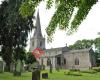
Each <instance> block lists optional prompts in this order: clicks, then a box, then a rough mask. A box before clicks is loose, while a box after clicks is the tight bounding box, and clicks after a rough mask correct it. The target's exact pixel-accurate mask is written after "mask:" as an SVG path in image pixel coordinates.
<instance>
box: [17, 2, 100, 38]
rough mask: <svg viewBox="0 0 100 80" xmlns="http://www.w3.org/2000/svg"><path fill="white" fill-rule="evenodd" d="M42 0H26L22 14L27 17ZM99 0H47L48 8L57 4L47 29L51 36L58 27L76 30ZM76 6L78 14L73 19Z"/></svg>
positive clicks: (69, 30) (21, 9) (21, 8)
mask: <svg viewBox="0 0 100 80" xmlns="http://www.w3.org/2000/svg"><path fill="white" fill-rule="evenodd" d="M41 1H44V0H25V1H24V2H23V3H22V5H21V7H20V10H19V11H20V14H21V15H22V16H23V17H26V18H27V17H28V16H30V15H31V14H32V13H34V11H35V8H36V7H37V6H38V4H39V3H40V2H41ZM97 1H98V0H47V5H46V6H47V9H50V8H51V7H52V5H53V4H54V5H55V13H54V15H53V17H52V19H51V21H50V23H49V26H48V27H47V29H46V32H47V35H48V36H49V38H52V36H53V34H54V32H55V30H56V28H57V27H58V28H59V29H62V30H67V33H68V34H71V33H73V32H74V31H76V30H77V28H78V26H79V25H80V24H81V23H82V21H83V20H84V19H85V18H86V16H87V15H88V13H89V11H90V9H91V8H92V6H93V5H94V4H96V2H97ZM76 8H77V12H76V15H75V16H74V19H73V20H72V21H71V18H72V16H73V12H74V10H75V9H76ZM70 23H71V24H70ZM49 38H48V39H49Z"/></svg>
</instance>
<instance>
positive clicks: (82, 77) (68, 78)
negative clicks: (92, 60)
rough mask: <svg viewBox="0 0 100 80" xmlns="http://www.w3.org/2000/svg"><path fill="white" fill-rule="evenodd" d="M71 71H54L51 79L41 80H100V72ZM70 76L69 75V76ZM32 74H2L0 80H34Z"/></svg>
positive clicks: (50, 76) (50, 75)
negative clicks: (19, 75)
mask: <svg viewBox="0 0 100 80" xmlns="http://www.w3.org/2000/svg"><path fill="white" fill-rule="evenodd" d="M45 72H48V71H42V73H45ZM69 72H70V71H68V70H66V71H65V70H60V71H59V72H57V71H53V73H52V74H50V73H49V72H48V73H49V78H48V79H41V80H100V72H95V71H92V70H91V71H82V72H78V71H71V73H69ZM68 74H69V75H68ZM31 77H32V73H31V72H26V73H23V74H22V76H21V77H14V76H13V74H12V73H7V72H4V73H0V80H32V79H31Z"/></svg>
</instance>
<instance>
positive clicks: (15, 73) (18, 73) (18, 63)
mask: <svg viewBox="0 0 100 80" xmlns="http://www.w3.org/2000/svg"><path fill="white" fill-rule="evenodd" d="M14 76H21V61H20V60H17V65H16V70H15V71H14Z"/></svg>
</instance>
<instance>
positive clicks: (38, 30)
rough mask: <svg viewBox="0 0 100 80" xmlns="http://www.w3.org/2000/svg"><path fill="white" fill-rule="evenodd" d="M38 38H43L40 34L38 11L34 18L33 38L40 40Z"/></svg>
mask: <svg viewBox="0 0 100 80" xmlns="http://www.w3.org/2000/svg"><path fill="white" fill-rule="evenodd" d="M40 37H42V38H43V36H42V32H41V24H40V16H39V10H38V12H37V17H36V24H35V31H34V38H40Z"/></svg>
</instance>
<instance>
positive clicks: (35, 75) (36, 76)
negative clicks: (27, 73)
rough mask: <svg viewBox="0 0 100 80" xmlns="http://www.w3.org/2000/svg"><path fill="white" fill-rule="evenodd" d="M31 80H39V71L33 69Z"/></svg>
mask: <svg viewBox="0 0 100 80" xmlns="http://www.w3.org/2000/svg"><path fill="white" fill-rule="evenodd" d="M32 80H40V70H39V69H35V70H34V71H33V72H32Z"/></svg>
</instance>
